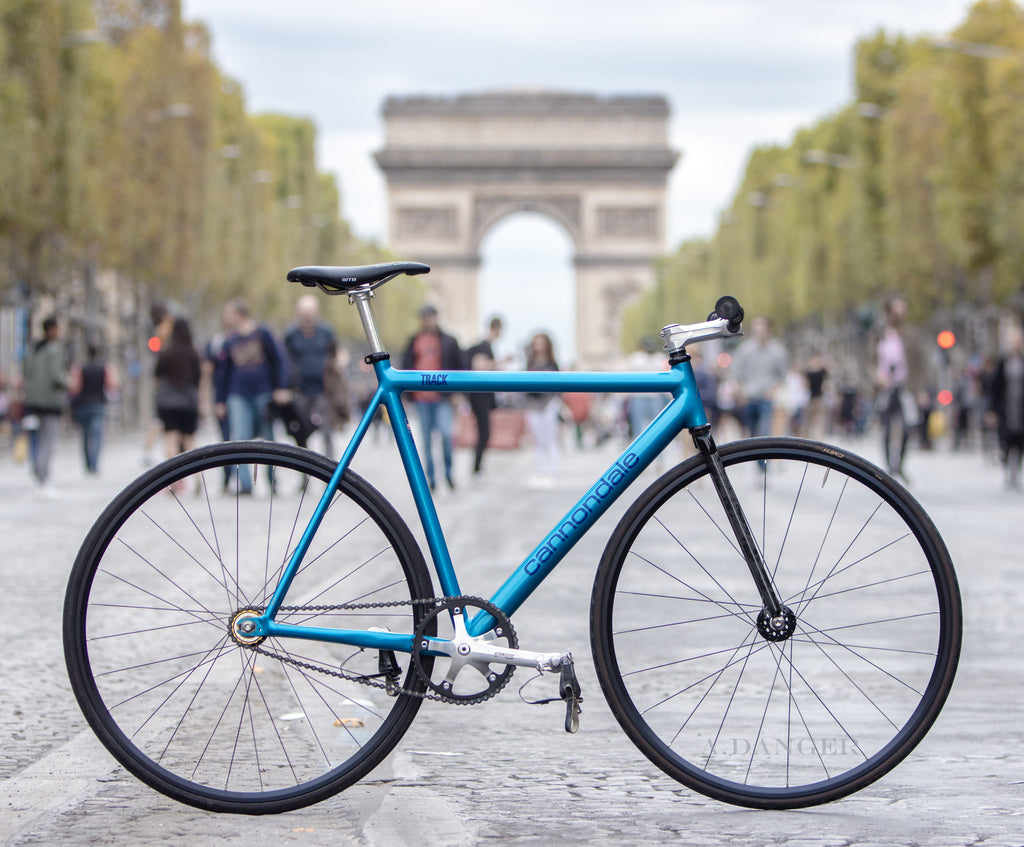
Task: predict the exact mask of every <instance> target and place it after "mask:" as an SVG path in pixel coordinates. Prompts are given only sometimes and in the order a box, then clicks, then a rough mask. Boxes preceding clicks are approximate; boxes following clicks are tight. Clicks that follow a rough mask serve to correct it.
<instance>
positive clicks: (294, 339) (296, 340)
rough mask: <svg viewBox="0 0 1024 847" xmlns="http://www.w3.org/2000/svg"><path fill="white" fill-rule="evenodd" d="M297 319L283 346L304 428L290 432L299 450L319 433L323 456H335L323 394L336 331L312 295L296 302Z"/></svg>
mask: <svg viewBox="0 0 1024 847" xmlns="http://www.w3.org/2000/svg"><path fill="white" fill-rule="evenodd" d="M295 317H296V324H295V326H293V327H292V328H291V329H290V330H288V332H287V333H285V336H284V347H285V350H287V351H288V356H289V358H290V360H291V366H292V388H293V394H292V407H293V408H294V411H295V416H296V419H297V420H298V421H299V422H300V423H301V425H300V426H298V427H297V428H295V429H291V428H290V431H291V433H292V435H293V437H294V438H295V443H296V444H298V445H299V447H305V446H306V445H307V443H308V441H309V437H310V435H312V433H313V432H316V431H319V432H320V434H321V436H322V437H323V441H324V455H326V456H333V455H334V444H333V440H332V438H331V436H332V429H333V426H330V425H328V423H329V421H331V420H333V417H334V416H333V413H332V410H331V409H330V408H329V404H330V401H329V400H328V398H327V396H326V395H325V392H324V373H325V369H326V367H327V365H328V363H329V360H330V358H331V356H332V355H336V353H337V349H338V340H337V337H336V336H335V334H334V330H333V329H331V327H330V326H329V325H328V324H326V323H324V322H323V321H322V320H320V301H319V299H317V298H316V297H314V296H313V295H312V294H304V295H303V296H301V297H300V298H299V299H298V300H297V301H296V303H295ZM332 350H333V351H335V352H334V353H333V354H332V352H331V351H332ZM307 422H308V423H307Z"/></svg>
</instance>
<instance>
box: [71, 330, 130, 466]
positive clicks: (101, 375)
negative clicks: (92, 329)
mask: <svg viewBox="0 0 1024 847" xmlns="http://www.w3.org/2000/svg"><path fill="white" fill-rule="evenodd" d="M117 389H118V382H117V375H116V373H115V371H114V368H113V366H112V365H111V364H110V363H109V362H106V361H104V360H103V358H102V357H101V355H100V348H99V346H98V345H96V344H90V345H89V347H88V350H87V353H86V360H85V361H84V362H83V363H82V364H81V365H77V366H76V367H75V368H73V369H72V371H71V387H70V390H69V393H70V394H71V396H72V398H73V400H74V409H75V419H76V420H77V421H78V426H79V427H80V428H81V430H82V455H83V458H84V459H85V471H86V473H88V474H97V473H99V462H100V449H101V448H102V447H103V423H104V420H105V419H106V416H107V400H108V399H109V398H110V396H111V395H113V393H114V392H115V391H117Z"/></svg>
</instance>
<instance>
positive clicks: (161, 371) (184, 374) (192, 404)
mask: <svg viewBox="0 0 1024 847" xmlns="http://www.w3.org/2000/svg"><path fill="white" fill-rule="evenodd" d="M154 373H155V376H156V379H157V383H156V414H157V417H158V418H159V419H160V423H161V424H162V426H163V431H164V452H165V455H166V457H167V458H168V459H170V458H172V457H174V456H177V455H178V454H179V453H184V452H185V451H186V450H191V449H192V448H193V447H195V436H196V428H197V426H198V424H199V379H200V361H199V353H198V352H197V351H196V348H195V345H194V344H193V343H192V328H191V327H190V326H189V323H188V321H187V320H186V319H185V318H175V319H174V324H173V326H172V328H171V336H170V338H169V339H168V341H167V343H166V344H165V345H163V347H162V348H161V349H160V354H159V355H158V356H157V360H156V370H155V372H154Z"/></svg>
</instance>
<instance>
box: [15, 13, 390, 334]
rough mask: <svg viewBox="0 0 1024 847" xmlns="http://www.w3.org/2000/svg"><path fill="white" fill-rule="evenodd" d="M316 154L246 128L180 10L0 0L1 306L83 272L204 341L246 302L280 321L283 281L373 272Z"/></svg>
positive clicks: (237, 97) (277, 124)
mask: <svg viewBox="0 0 1024 847" xmlns="http://www.w3.org/2000/svg"><path fill="white" fill-rule="evenodd" d="M315 146H316V128H315V127H314V125H313V124H312V122H310V121H309V120H306V119H301V118H294V117H288V116H284V115H259V116H253V115H250V114H249V113H248V112H247V110H246V106H245V97H244V94H243V92H242V89H241V86H240V85H239V84H238V83H236V82H235V81H233V80H231V79H229V78H227V77H225V76H224V75H223V74H222V73H221V72H220V70H219V69H218V68H217V66H216V64H215V63H214V61H213V60H212V58H211V56H210V39H209V35H208V33H207V31H206V29H205V28H204V27H203V26H202V25H200V24H193V23H188V22H185V21H183V20H182V18H181V8H180V2H178V0H4V3H3V4H2V5H0V149H2V150H3V155H2V156H0V296H2V297H6V298H8V299H11V298H13V297H14V296H15V293H14V292H15V291H17V292H20V293H21V295H22V296H24V295H27V296H28V298H29V300H30V302H31V301H33V300H34V299H36V298H37V297H38V296H39V295H41V294H45V293H48V292H53V291H56V290H58V289H60V287H61V286H62V285H64V284H65V283H66V280H67V279H68V277H69V276H70V275H72V274H76V273H78V272H79V270H80V268H81V267H82V266H83V265H84V264H85V263H88V264H90V265H91V266H92V267H94V268H100V269H108V270H114V271H117V272H118V273H119V274H120V276H121V278H122V279H123V280H124V281H125V290H126V291H128V292H132V293H133V297H134V298H135V302H136V303H137V304H139V305H140V307H141V305H142V304H145V303H146V302H150V301H153V300H170V301H174V302H177V303H180V304H181V305H182V307H183V308H185V309H186V310H187V311H188V312H189V313H191V314H193V315H195V316H196V317H197V318H198V319H199V320H201V321H202V322H204V323H209V324H211V325H212V324H213V323H215V322H216V315H217V314H218V312H219V307H220V305H221V304H222V303H223V302H224V301H225V300H227V299H228V298H230V297H232V296H236V295H243V294H244V295H245V296H246V297H248V298H249V300H250V301H251V303H252V305H253V308H254V311H255V312H256V313H257V314H258V315H259V316H260V317H266V318H267V319H270V320H275V321H278V322H283V321H285V320H286V319H287V318H288V317H289V316H290V314H291V311H292V306H291V304H292V303H293V302H294V298H295V296H296V294H297V292H296V290H295V288H294V287H293V286H289V285H287V284H286V283H285V282H284V274H285V272H286V271H287V270H288V268H290V267H292V266H295V265H300V264H313V263H317V264H355V263H357V262H370V261H375V260H377V259H379V258H381V257H382V256H383V251H381V250H380V249H379V248H377V247H376V246H375V245H373V244H367V243H365V242H362V241H361V240H359V239H357V238H355V237H354V236H353V235H352V233H351V231H350V230H349V228H348V225H347V224H346V223H345V221H344V220H343V219H342V218H341V214H340V192H339V190H338V187H337V184H336V182H335V180H334V178H333V177H331V176H328V175H325V174H322V173H320V172H319V171H318V170H317V165H316V155H315ZM339 311H341V310H339ZM210 328H212V326H211V327H210ZM351 328H352V329H353V330H355V329H357V327H355V326H352V327H351Z"/></svg>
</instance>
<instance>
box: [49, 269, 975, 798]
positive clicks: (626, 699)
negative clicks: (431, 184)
mask: <svg viewBox="0 0 1024 847" xmlns="http://www.w3.org/2000/svg"><path fill="white" fill-rule="evenodd" d="M428 270H429V268H428V267H427V266H426V265H422V264H418V263H410V262H397V263H389V264H382V265H369V266H360V267H355V268H322V267H319V268H318V267H311V268H297V269H294V270H292V271H291V272H289V274H288V279H289V280H290V281H292V282H299V283H301V284H303V285H305V286H310V287H313V286H316V287H318V288H320V289H321V290H323V291H325V292H326V293H328V294H339V295H342V296H347V297H348V299H349V302H350V303H352V304H354V305H355V307H356V308H357V309H358V312H359V315H360V318H361V322H362V326H363V329H364V330H365V334H366V337H367V341H368V343H369V346H370V353H369V355H368V356H367V357H366V361H367V362H368V363H370V364H371V365H372V367H373V370H374V371H375V373H376V377H377V382H378V387H377V390H376V393H375V394H374V396H373V399H372V402H371V403H370V404H369V407H368V408H367V409H366V411H365V413H364V414H363V416H362V418H361V419H360V420H359V422H358V424H357V425H356V427H355V430H354V432H353V435H352V438H351V440H350V442H349V443H348V445H347V447H346V448H345V451H344V453H343V455H342V457H341V459H340V460H339V461H338V462H337V463H334V462H331V461H328V460H327V459H326V458H325V457H323V456H320V455H318V454H316V453H313V452H310V451H307V450H301V449H298V448H294V447H290V446H286V445H282V444H276V443H269V442H259V441H253V442H234V443H231V442H228V443H220V444H214V445H211V446H207V447H201V448H198V449H196V450H193V451H192V452H189V453H186V454H183V455H181V456H178V457H177V458H174V459H171V460H168V461H167V462H165V463H163V464H161V465H159V466H157V467H155V468H152V469H150V470H149V471H147V472H146V473H144V474H143V475H142V476H141V477H139V478H138V479H137V480H136V481H135V482H133V483H131V484H130V485H128V486H127V488H125V490H124V491H123V492H122V493H121V494H120V495H118V496H117V497H116V498H115V499H114V501H112V503H111V504H110V505H109V506H108V507H107V508H106V509H105V511H104V512H103V513H102V514H101V515H100V517H99V518H98V520H97V521H96V523H95V525H94V526H93V528H92V529H91V531H90V532H89V534H88V535H87V537H86V539H85V541H84V543H83V545H82V548H81V550H80V552H79V554H78V557H77V559H76V561H75V564H74V568H73V570H72V573H71V576H70V579H69V583H68V589H67V595H66V599H65V608H64V644H65V656H66V662H67V666H68V671H69V674H70V679H71V683H72V687H73V689H74V692H75V695H76V697H77V699H78V702H79V704H80V705H81V708H82V710H83V712H84V714H85V716H86V718H87V719H88V722H89V724H90V725H91V727H92V728H93V730H94V731H95V732H96V734H97V735H98V737H99V738H100V740H101V741H102V742H103V744H104V745H105V746H106V747H107V749H108V750H109V751H110V752H111V753H112V754H113V756H114V757H115V758H116V759H117V760H118V761H119V762H120V763H121V764H122V765H123V766H124V767H125V768H127V769H128V770H129V771H130V772H131V773H133V774H134V775H135V776H136V777H138V778H139V779H141V780H142V781H143V782H145V783H147V784H148V785H150V786H151V787H153V788H155V789H156V790H158V791H161V792H163V793H165V794H167V795H169V796H171V797H173V798H175V799H177V800H179V801H182V802H184V803H188V804H191V805H194V806H198V807H200V808H204V809H208V810H213V811H222V812H236V813H249V814H261V813H273V812H282V811H286V810H290V809H296V808H299V807H302V806H305V805H307V804H311V803H315V802H318V801H320V800H323V799H325V798H327V797H330V796H332V795H334V794H335V793H336V792H338V791H340V790H342V789H344V788H346V787H348V786H350V785H352V784H353V783H355V782H356V781H357V780H359V779H360V778H362V777H363V776H365V775H366V774H367V773H369V771H370V770H371V769H372V768H374V767H375V766H376V765H377V764H379V763H380V762H381V761H382V760H383V759H384V758H385V757H386V756H387V755H388V753H389V752H390V751H391V750H392V749H393V748H394V747H395V745H396V744H397V743H398V741H399V739H400V738H401V737H402V734H403V733H404V732H405V730H406V729H407V728H408V727H409V725H410V723H411V721H412V720H413V718H414V716H415V715H416V713H417V710H418V709H419V707H420V704H421V703H422V702H423V700H424V699H431V700H436V701H441V702H444V703H456V704H475V703H479V702H482V701H484V700H487V699H488V698H491V697H493V696H494V695H495V694H497V693H498V692H499V691H500V690H502V689H503V688H504V687H505V686H506V684H507V683H508V681H509V678H510V676H511V674H512V672H513V670H514V669H515V667H517V666H524V667H528V668H532V669H533V670H535V671H537V672H538V673H539V674H548V673H550V674H551V675H552V677H555V676H557V680H558V697H556V698H553V699H555V700H559V699H560V700H562V701H564V703H565V708H566V729H567V730H568V731H575V730H576V728H577V726H578V720H579V712H580V700H581V692H580V686H579V682H578V679H577V677H576V674H575V672H574V667H573V662H572V655H571V653H570V652H569V651H567V650H556V651H553V652H537V651H531V650H526V649H523V648H521V647H520V646H519V641H518V636H517V634H516V632H515V630H514V628H513V626H512V623H511V616H512V615H513V613H514V612H515V611H516V610H517V609H518V608H519V607H520V606H521V605H522V604H523V602H525V600H526V599H527V598H528V597H529V596H530V594H531V593H532V592H533V591H534V590H535V589H536V588H537V587H538V585H539V584H540V583H541V581H542V580H543V579H544V578H545V577H546V576H547V575H548V574H549V573H550V572H551V571H552V570H553V569H554V568H555V566H556V565H557V564H558V563H559V562H560V561H561V560H562V558H563V557H564V556H565V554H566V553H567V552H568V551H569V549H571V548H572V546H573V545H574V544H575V543H576V542H577V541H578V540H579V539H580V538H581V537H582V536H583V535H584V534H585V533H586V532H587V531H588V530H590V529H591V527H592V526H593V525H594V523H595V522H596V521H597V520H598V518H599V517H600V516H601V515H602V514H603V513H604V512H605V511H606V510H607V509H608V507H609V506H610V505H611V503H612V502H613V501H615V500H616V499H617V498H618V497H619V496H620V495H621V494H622V493H623V491H624V490H625V489H626V488H628V487H629V485H630V484H631V483H632V482H634V481H635V480H636V479H637V477H638V476H639V475H640V474H641V473H642V472H643V470H644V469H645V468H647V467H648V466H649V465H650V464H651V462H652V461H653V460H654V459H655V458H656V457H657V456H658V455H659V454H660V453H661V452H662V451H663V450H664V449H665V448H666V447H667V446H668V445H669V444H670V443H671V442H672V441H673V439H675V438H676V436H677V435H679V434H680V433H681V432H682V431H683V430H684V429H685V430H688V431H689V433H690V435H691V437H692V439H693V441H694V443H695V445H696V448H697V452H696V453H695V455H693V456H692V457H690V458H689V459H687V460H685V461H683V462H682V463H680V464H678V465H677V466H676V467H674V468H672V469H671V470H669V471H668V472H666V473H664V474H663V475H662V476H660V477H659V478H657V479H656V480H655V481H654V482H653V483H651V484H650V485H649V486H648V487H647V489H646V490H645V491H644V492H642V493H641V494H640V496H639V497H638V498H637V499H636V500H635V502H633V504H632V505H631V506H630V507H629V508H628V509H627V510H626V511H625V513H624V515H623V516H622V518H621V520H620V521H619V523H618V525H617V526H616V527H615V529H614V530H613V532H612V533H611V537H610V539H609V541H608V543H607V546H606V548H605V552H604V554H603V556H602V558H601V561H600V563H599V564H598V567H597V573H596V577H595V581H594V588H593V593H592V598H591V603H590V618H591V621H590V630H591V645H592V649H593V656H594V663H595V666H596V671H597V675H598V678H599V681H600V684H601V688H602V690H603V693H604V695H605V698H606V700H607V702H608V703H609V705H610V707H611V710H612V712H613V713H614V715H615V717H616V719H617V720H618V722H619V724H620V725H621V727H622V729H623V730H624V731H625V733H626V734H627V736H628V737H629V738H630V739H631V740H632V742H633V743H634V744H635V745H636V746H637V747H638V748H639V749H640V750H641V751H642V752H643V753H644V754H645V755H646V756H647V757H648V758H649V759H650V760H651V761H652V762H653V763H654V764H655V765H657V766H658V767H659V768H661V769H662V770H663V771H664V772H665V773H667V774H668V775H669V776H671V777H673V778H674V779H676V780H678V781H679V782H681V783H683V784H684V785H687V786H689V787H690V788H692V789H695V790H696V791H699V792H701V793H703V794H705V795H707V796H709V797H712V798H715V799H717V800H721V801H725V802H728V803H733V804H738V805H743V806H750V807H755V808H767V809H788V808H798V807H801V806H809V805H813V804H817V803H824V802H827V801H830V800H835V799H837V798H840V797H843V796H845V795H848V794H850V793H852V792H854V791H857V790H859V789H861V788H863V787H864V786H866V785H868V784H869V783H871V782H873V781H874V780H876V779H878V778H879V777H881V776H882V775H883V774H885V773H887V772H888V771H889V770H890V769H891V768H893V767H894V766H895V765H896V764H897V763H899V762H900V761H901V760H902V759H903V758H904V757H906V756H907V755H908V754H909V753H910V751H911V750H912V749H913V748H914V746H915V745H916V744H917V743H918V742H919V741H920V740H921V739H922V738H923V736H924V735H925V733H926V732H927V731H928V729H929V728H930V726H931V725H932V723H933V722H934V720H935V718H936V717H937V715H938V713H939V710H940V709H941V707H942V704H943V702H944V700H945V698H946V696H947V694H948V693H949V690H950V687H951V685H952V682H953V677H954V673H955V670H956V664H957V659H958V656H959V650H960V640H961V630H962V616H961V607H960V597H959V589H958V586H957V581H956V576H955V574H954V571H953V566H952V563H951V561H950V557H949V554H948V552H947V551H946V548H945V546H944V544H943V542H942V539H941V538H940V536H939V533H938V531H937V530H936V528H935V527H934V525H933V524H932V522H931V521H930V519H929V518H928V516H927V515H926V514H925V512H924V511H923V509H922V508H921V507H920V505H919V504H918V503H917V502H916V501H915V500H914V499H913V498H912V497H911V495H910V494H909V493H908V492H907V491H906V490H905V489H904V488H903V487H902V486H901V485H899V484H898V483H897V482H895V481H894V480H893V479H892V478H891V477H890V476H889V475H888V474H886V473H884V472H883V471H881V470H880V469H879V468H877V467H875V466H874V465H872V464H870V463H868V462H866V461H865V460H863V459H861V458H858V457H857V456H854V455H852V454H850V453H848V452H846V451H845V450H842V449H840V448H838V447H830V446H828V445H825V444H820V443H817V442H811V441H803V440H799V439H792V438H759V439H750V440H745V441H737V442H734V443H730V444H725V445H723V446H721V447H718V446H717V445H716V444H715V442H714V440H713V438H712V434H711V427H710V425H709V424H708V421H707V418H706V416H705V412H704V407H703V404H702V402H701V398H700V394H699V391H698V389H697V385H696V382H695V379H694V371H693V367H692V364H691V362H690V357H689V354H688V353H687V352H686V348H687V346H688V345H692V344H695V343H698V342H701V341H706V340H709V339H713V338H734V337H737V336H738V335H740V334H741V331H742V318H743V311H742V308H741V307H740V305H739V304H738V303H737V301H736V300H735V299H734V298H731V297H723V298H721V299H720V300H719V301H718V303H717V304H716V307H715V311H714V312H712V314H711V315H710V316H709V318H708V320H706V321H704V322H701V323H697V324H692V325H683V326H680V325H677V324H673V325H670V326H667V327H665V329H663V330H662V337H663V338H664V340H665V348H666V351H667V352H668V354H669V356H670V359H669V362H670V368H669V370H667V371H663V372H657V373H654V372H652V373H575V372H547V371H546V372H494V371H449V372H427V371H402V370H398V369H395V368H393V367H392V365H391V362H390V358H389V355H388V352H387V349H386V348H385V346H384V344H383V343H382V341H381V337H380V334H379V331H378V328H377V324H376V321H375V318H374V315H373V311H372V307H371V299H372V297H373V296H374V292H375V291H376V290H377V289H379V287H380V286H381V285H383V284H384V283H385V282H387V281H388V280H389V279H392V278H393V277H395V276H397V275H399V274H409V275H415V274H422V273H426V272H427V271H428ZM425 389H430V390H433V391H438V392H449V393H452V392H459V393H466V392H472V391H487V392H559V393H561V392H571V391H590V392H594V391H605V392H615V393H619V392H621V393H637V392H654V393H660V394H664V395H666V396H668V397H669V398H670V399H668V400H667V402H666V405H665V407H664V408H663V409H662V411H661V413H660V414H659V415H658V417H657V418H656V419H655V420H654V421H653V422H652V423H651V424H650V425H648V426H647V428H646V429H644V430H643V431H642V432H641V433H639V434H638V435H637V436H636V438H635V439H634V440H633V442H632V443H631V444H630V445H629V446H628V447H627V448H626V449H625V450H624V451H623V452H622V454H621V455H620V456H619V457H618V459H617V460H616V461H615V462H614V463H613V464H612V465H611V467H609V468H608V469H607V470H606V471H605V472H604V473H602V474H601V475H600V476H599V477H598V479H597V481H596V482H595V483H594V484H593V485H592V486H591V487H590V488H589V489H588V490H587V491H586V492H585V493H584V494H583V495H582V496H581V497H580V499H579V500H578V501H577V502H576V504H575V505H574V506H573V507H572V508H571V509H570V510H569V511H568V512H567V513H566V514H565V515H564V516H562V517H561V518H560V519H559V520H558V521H557V522H556V523H555V524H554V528H553V529H552V530H551V531H550V532H549V533H548V534H547V536H546V537H545V538H544V539H542V540H541V541H540V542H539V543H538V544H537V546H536V547H534V549H533V550H532V552H530V553H529V554H528V555H527V556H526V557H525V558H524V559H523V561H522V562H521V563H520V564H519V565H518V566H517V567H516V568H515V569H514V570H513V572H512V573H511V575H510V576H509V577H508V579H507V580H506V582H505V583H504V584H503V585H502V586H501V587H500V588H499V589H498V590H497V591H496V592H495V593H494V595H493V596H492V597H491V598H490V599H489V600H484V599H481V598H477V597H473V596H468V595H466V594H464V592H463V590H462V588H461V586H460V582H459V580H458V578H457V575H456V571H455V568H454V565H453V563H452V559H451V555H450V552H449V550H448V547H447V544H446V541H445V538H444V534H443V532H442V528H441V525H440V522H439V519H438V514H437V511H436V508H435V505H434V501H433V500H432V498H431V494H430V490H429V487H428V484H427V481H426V478H425V475H424V472H423V469H422V467H421V464H420V459H419V457H418V455H417V451H416V445H415V443H414V441H413V437H412V434H411V429H410V427H409V421H408V418H407V417H406V413H405V410H404V408H403V404H402V394H403V393H404V392H407V391H412V390H417V391H422V390H425ZM380 407H383V408H384V409H386V411H387V415H388V418H389V420H390V424H391V428H392V431H393V433H394V438H395V443H396V445H397V449H398V452H399V455H400V457H401V460H402V463H403V466H404V470H405V475H406V477H407V479H408V483H409V486H410V488H411V492H412V496H413V498H414V502H415V505H416V509H417V513H418V517H419V520H420V522H421V525H422V527H423V532H424V536H425V539H426V542H427V546H428V550H429V554H430V559H431V562H432V565H433V568H432V569H433V575H434V576H433V578H432V576H431V573H430V571H428V568H427V566H426V562H425V560H424V556H423V554H422V552H421V550H420V548H419V546H418V545H417V543H416V541H415V540H414V537H413V535H412V533H411V531H410V530H409V528H408V526H407V525H406V523H405V522H404V520H403V519H402V518H401V517H400V516H399V515H398V513H397V511H396V510H395V509H394V507H393V506H392V505H391V504H390V503H388V501H387V500H386V499H385V498H384V497H383V496H382V495H381V494H379V493H378V492H377V490H376V489H374V488H373V487H372V486H371V485H370V484H369V483H368V482H367V481H365V480H364V479H362V478H361V477H359V476H358V475H356V474H355V473H354V472H353V471H352V470H351V469H350V467H349V465H350V463H351V461H352V458H353V456H354V454H355V453H356V451H357V449H358V448H359V445H360V443H361V441H362V439H363V437H364V435H365V434H366V432H367V430H368V428H369V426H370V424H371V422H372V421H373V419H374V416H375V414H376V413H377V410H378V408H380ZM243 465H245V466H249V467H250V469H251V471H252V477H253V479H254V480H255V481H256V487H255V488H254V489H253V492H252V493H243V492H241V491H240V490H239V488H238V484H237V480H238V477H239V475H238V474H237V473H234V475H233V477H232V478H233V480H234V482H230V483H225V482H224V478H225V477H224V469H225V468H228V469H234V470H237V468H238V467H241V466H243ZM433 579H436V581H437V589H435V585H434V582H433Z"/></svg>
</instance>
